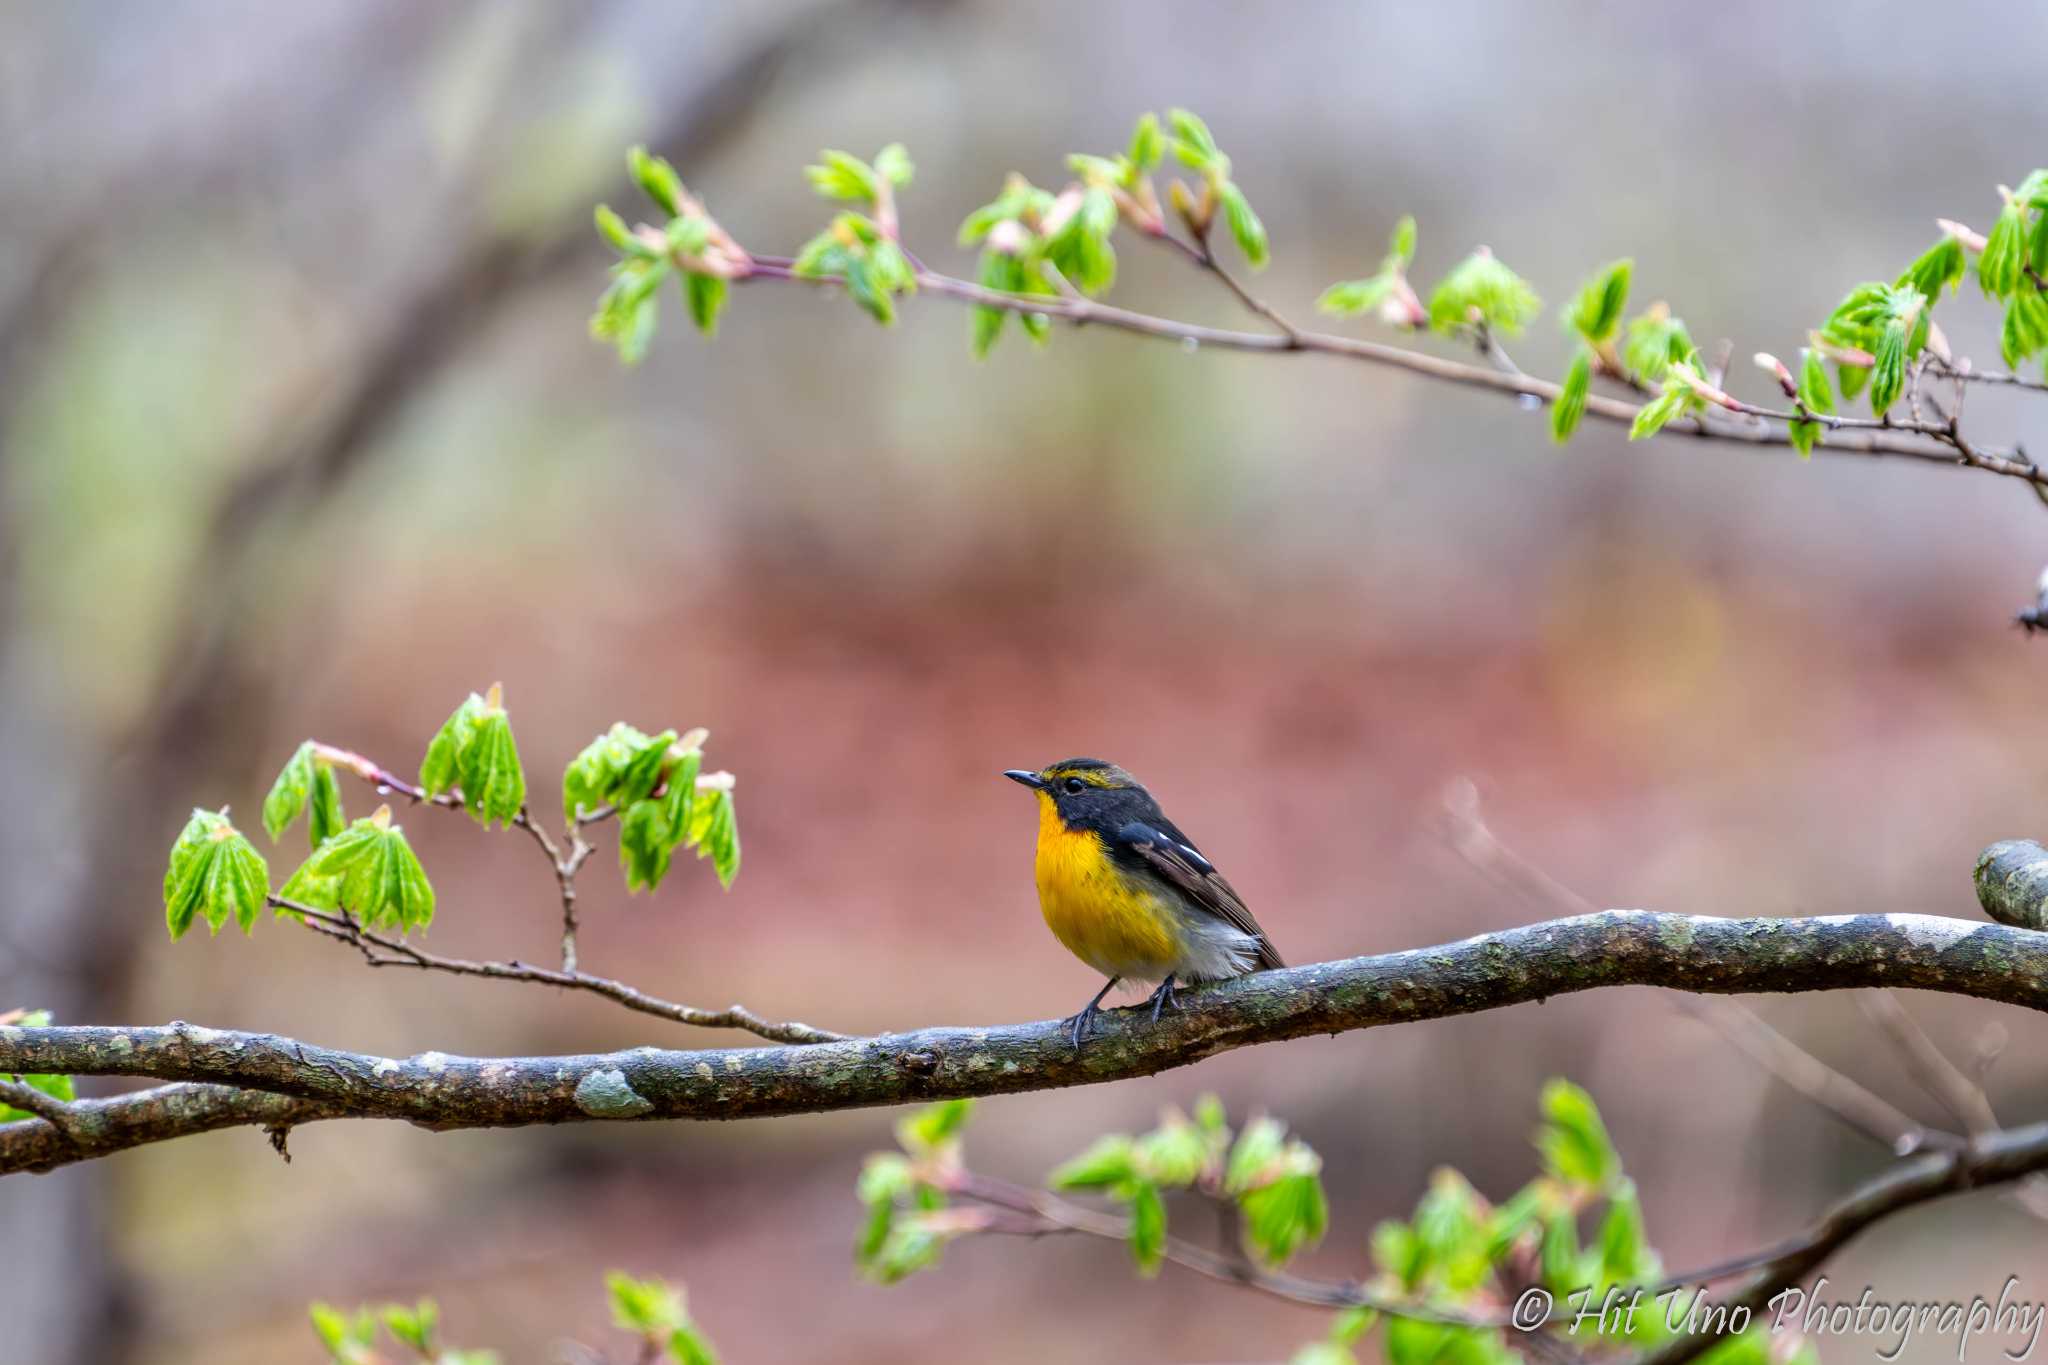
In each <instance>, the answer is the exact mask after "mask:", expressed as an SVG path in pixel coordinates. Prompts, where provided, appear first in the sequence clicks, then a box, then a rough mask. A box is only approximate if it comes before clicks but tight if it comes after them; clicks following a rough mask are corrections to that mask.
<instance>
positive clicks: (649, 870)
mask: <svg viewBox="0 0 2048 1365" xmlns="http://www.w3.org/2000/svg"><path fill="white" fill-rule="evenodd" d="M705 738H706V732H705V731H703V730H701V729H700V730H692V731H690V732H689V733H688V734H685V735H680V736H679V735H678V734H677V733H676V732H675V731H674V730H663V731H662V732H661V733H659V734H655V735H649V734H647V733H645V732H644V731H641V730H637V729H635V728H634V727H632V726H630V725H627V724H626V723H625V722H623V721H620V722H618V723H617V724H614V725H613V726H612V727H611V729H609V730H607V731H605V733H603V734H601V735H599V736H598V737H597V738H595V739H593V740H591V741H590V743H589V744H587V745H586V746H584V749H583V752H582V753H580V754H578V755H576V757H575V758H574V759H572V760H570V763H569V766H568V768H567V769H566V770H564V772H563V773H562V813H563V815H564V816H565V817H566V818H567V819H568V820H569V821H570V823H572V824H574V823H576V822H577V821H579V820H583V819H587V818H589V816H591V815H592V814H593V813H595V812H597V811H599V810H602V809H604V808H606V807H610V808H611V809H613V810H616V811H617V812H618V817H619V865H620V867H621V868H622V869H623V870H624V871H625V874H626V888H627V889H628V890H629V891H638V890H640V889H642V888H646V889H647V890H650V891H651V890H653V889H654V888H655V887H657V886H659V885H661V882H662V879H663V878H665V877H666V876H667V875H668V871H669V866H670V864H671V862H672V861H673V859H674V857H675V852H676V850H677V849H678V848H694V849H696V850H697V856H698V857H700V858H706V857H708V858H710V859H711V862H712V866H713V868H714V869H715V870H716V871H717V873H718V880H719V882H720V883H721V884H722V885H725V886H730V885H732V879H733V878H734V877H735V876H737V875H738V874H739V867H740V835H739V821H738V815H737V813H736V811H735V808H734V805H733V796H732V792H731V790H730V789H729V788H719V789H717V790H712V791H700V790H699V789H698V782H697V779H698V775H699V773H700V772H701V770H702V767H703V762H704V740H705Z"/></svg>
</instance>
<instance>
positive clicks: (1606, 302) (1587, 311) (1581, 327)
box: [1564, 257, 1635, 346]
mask: <svg viewBox="0 0 2048 1365" xmlns="http://www.w3.org/2000/svg"><path fill="white" fill-rule="evenodd" d="M1634 269H1635V261H1634V260H1632V259H1630V258H1628V257H1623V258H1622V259H1621V260H1618V261H1614V262H1612V263H1610V264H1608V265H1606V266H1603V267H1602V268H1601V270H1600V273H1598V274H1597V275H1595V276H1593V278H1591V279H1589V280H1587V281H1586V282H1585V284H1583V285H1581V286H1580V287H1579V292H1578V293H1577V294H1576V295H1574V296H1573V298H1572V302H1571V306H1570V307H1568V308H1567V309H1566V310H1565V314H1564V324H1565V328H1566V330H1567V331H1573V332H1577V333H1578V334H1579V335H1580V336H1582V337H1584V338H1585V339H1586V341H1587V342H1588V343H1589V344H1591V345H1594V346H1598V345H1600V344H1601V343H1602V342H1606V341H1609V340H1612V339H1613V337H1614V335H1615V333H1617V332H1619V331H1620V330H1621V315H1622V313H1623V312H1624V311H1625V310H1626V309H1627V307H1628V285H1629V275H1630V273H1631V272H1632V271H1633V270H1634Z"/></svg>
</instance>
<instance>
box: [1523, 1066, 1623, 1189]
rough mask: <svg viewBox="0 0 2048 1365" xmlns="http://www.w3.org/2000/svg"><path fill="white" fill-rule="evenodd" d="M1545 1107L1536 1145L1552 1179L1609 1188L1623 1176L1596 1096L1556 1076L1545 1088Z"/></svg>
mask: <svg viewBox="0 0 2048 1365" xmlns="http://www.w3.org/2000/svg"><path fill="white" fill-rule="evenodd" d="M1542 1108H1543V1119H1544V1122H1543V1125H1542V1126H1541V1127H1540V1128H1538V1129H1537V1132H1536V1148H1537V1150H1538V1151H1540V1152H1542V1153H1543V1164H1544V1169H1545V1170H1546V1171H1547V1172H1548V1173H1549V1174H1550V1176H1551V1178H1553V1179H1555V1180H1559V1181H1562V1182H1563V1183H1564V1184H1566V1185H1571V1186H1576V1187H1579V1188H1582V1189H1591V1190H1601V1191H1604V1190H1607V1189H1609V1188H1610V1187H1611V1186H1612V1185H1613V1182H1614V1181H1616V1180H1617V1179H1619V1178H1620V1176H1621V1158H1620V1156H1619V1155H1617V1154H1616V1152H1615V1150H1614V1142H1613V1139H1611V1138H1609V1137H1608V1135H1607V1125H1605V1124H1604V1123H1602V1122H1601V1121H1600V1110H1599V1109H1598V1107H1596V1106H1595V1105H1594V1103H1593V1097H1592V1096H1591V1095H1588V1094H1587V1093H1586V1092H1585V1091H1584V1090H1582V1089H1580V1088H1579V1087H1578V1086H1576V1085H1573V1084H1572V1083H1571V1082H1570V1081H1567V1080H1562V1079H1555V1080H1552V1081H1550V1082H1548V1083H1547V1084H1546V1085H1545V1086H1544V1087H1543V1099H1542Z"/></svg>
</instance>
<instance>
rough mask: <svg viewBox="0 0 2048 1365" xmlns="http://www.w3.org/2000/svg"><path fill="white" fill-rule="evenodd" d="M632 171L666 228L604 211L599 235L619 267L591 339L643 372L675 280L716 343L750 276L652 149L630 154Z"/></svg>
mask: <svg viewBox="0 0 2048 1365" xmlns="http://www.w3.org/2000/svg"><path fill="white" fill-rule="evenodd" d="M626 168H627V170H628V171H629V172H630V173H631V174H632V177H633V180H634V183H636V184H637V185H639V187H640V189H641V190H642V192H644V193H645V194H646V195H647V197H648V198H649V199H651V200H653V201H654V204H655V206H656V207H657V208H659V209H660V210H661V212H662V213H663V215H665V218H666V221H665V222H664V223H663V224H662V225H661V226H659V227H654V226H650V225H648V224H644V223H643V224H641V225H639V226H637V227H628V226H626V220H625V219H623V218H621V217H620V216H619V215H618V214H617V213H616V212H615V211H613V209H612V208H611V207H610V206H608V205H605V204H599V205H598V206H597V209H596V213H595V221H596V224H597V234H598V236H599V237H601V238H603V239H604V241H605V243H606V245H608V246H610V247H611V249H612V250H613V251H614V252H616V253H618V258H619V259H618V260H617V261H616V262H614V263H613V265H612V268H611V277H612V278H611V284H610V285H609V286H607V287H606V289H605V291H604V293H603V294H602V295H601V296H600V297H599V298H598V301H597V311H596V313H594V314H592V316H591V319H590V335H591V336H592V337H595V338H596V339H598V340H600V341H607V342H610V343H611V344H612V346H613V347H614V348H615V349H616V350H617V351H618V353H619V359H620V360H622V361H624V362H625V363H626V364H628V365H637V364H639V363H640V361H641V359H642V358H643V357H645V356H646V354H647V348H648V346H649V345H650V344H651V343H652V342H653V340H654V330H655V325H656V323H657V322H658V321H659V313H660V309H659V306H658V301H659V294H660V291H661V287H662V285H663V284H665V283H666V282H667V281H668V279H669V278H670V277H671V276H674V277H675V278H676V279H677V280H678V281H679V282H680V283H679V287H680V289H681V290H682V295H683V303H684V306H685V307H687V308H688V309H689V313H690V319H691V321H692V322H694V323H696V325H697V330H698V331H700V332H702V333H704V334H705V335H706V336H712V335H715V334H716V333H717V331H718V317H719V314H720V313H721V312H723V311H724V309H725V302H726V296H727V293H728V291H729V289H730V284H729V281H730V280H731V279H732V278H733V277H734V276H735V275H740V274H744V273H745V271H746V270H747V269H748V268H749V266H750V262H749V261H748V259H747V255H746V253H745V252H744V251H742V250H740V248H739V246H738V244H737V243H735V242H734V241H733V240H732V238H731V237H730V236H729V235H727V233H726V231H725V229H723V228H722V227H720V226H719V225H718V222H717V220H716V219H714V218H712V217H711V215H710V214H709V213H707V212H705V210H704V206H703V205H702V204H700V203H699V202H698V201H697V200H696V198H695V197H693V196H692V195H691V194H690V193H689V191H688V190H686V189H685V188H684V187H683V181H682V177H680V176H678V175H677V174H676V170H675V167H673V166H671V165H669V163H668V162H667V161H666V160H664V159H662V158H661V157H658V156H654V155H652V154H650V153H649V152H648V150H647V149H646V148H645V147H634V148H632V149H631V150H630V151H629V152H627V154H626Z"/></svg>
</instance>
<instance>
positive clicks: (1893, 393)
mask: <svg viewBox="0 0 2048 1365" xmlns="http://www.w3.org/2000/svg"><path fill="white" fill-rule="evenodd" d="M1909 330H1910V328H1909V325H1908V324H1907V323H1906V322H1904V321H1903V320H1901V319H1897V318H1894V319H1892V320H1891V321H1889V322H1887V323H1886V324H1885V326H1884V331H1883V333H1882V334H1880V335H1879V337H1878V341H1877V352H1876V354H1877V360H1876V363H1874V364H1873V365H1872V366H1871V367H1870V410H1871V411H1872V412H1874V413H1876V414H1877V415H1878V416H1880V417H1882V416H1883V415H1884V413H1885V410H1886V409H1887V408H1889V407H1891V405H1892V404H1893V403H1895V402H1897V401H1898V399H1899V395H1900V394H1901V393H1902V392H1904V391H1905V387H1906V338H1907V336H1908V333H1909Z"/></svg>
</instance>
